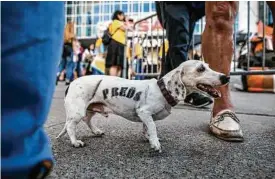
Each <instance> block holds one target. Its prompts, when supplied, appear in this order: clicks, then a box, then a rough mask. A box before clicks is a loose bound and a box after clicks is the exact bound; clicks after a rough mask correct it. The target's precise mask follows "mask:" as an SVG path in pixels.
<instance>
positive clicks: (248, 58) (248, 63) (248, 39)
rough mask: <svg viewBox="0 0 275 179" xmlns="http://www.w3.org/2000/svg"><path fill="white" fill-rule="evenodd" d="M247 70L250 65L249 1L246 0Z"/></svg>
mask: <svg viewBox="0 0 275 179" xmlns="http://www.w3.org/2000/svg"><path fill="white" fill-rule="evenodd" d="M247 17H248V18H247V71H249V67H250V1H247Z"/></svg>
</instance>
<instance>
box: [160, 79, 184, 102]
mask: <svg viewBox="0 0 275 179" xmlns="http://www.w3.org/2000/svg"><path fill="white" fill-rule="evenodd" d="M157 84H158V86H159V89H160V91H161V93H162V95H163V97H164V98H165V99H166V101H167V102H168V104H170V105H171V106H176V105H177V104H178V102H179V101H178V100H176V99H175V98H174V97H173V96H172V95H171V94H170V93H169V91H168V90H167V89H166V87H165V83H164V81H163V79H162V78H161V79H159V80H158V81H157Z"/></svg>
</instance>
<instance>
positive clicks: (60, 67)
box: [57, 57, 66, 76]
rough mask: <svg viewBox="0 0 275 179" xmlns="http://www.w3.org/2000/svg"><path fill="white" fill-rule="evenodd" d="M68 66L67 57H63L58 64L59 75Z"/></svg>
mask: <svg viewBox="0 0 275 179" xmlns="http://www.w3.org/2000/svg"><path fill="white" fill-rule="evenodd" d="M65 68H66V58H63V57H62V58H61V60H60V62H59V64H58V71H57V76H59V75H60V73H61V72H62V71H63V70H65Z"/></svg>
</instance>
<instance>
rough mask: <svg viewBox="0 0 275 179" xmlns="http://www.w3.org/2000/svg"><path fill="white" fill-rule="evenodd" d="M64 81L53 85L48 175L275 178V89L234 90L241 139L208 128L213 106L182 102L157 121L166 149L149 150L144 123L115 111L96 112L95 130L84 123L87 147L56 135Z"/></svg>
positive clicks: (83, 137)
mask: <svg viewBox="0 0 275 179" xmlns="http://www.w3.org/2000/svg"><path fill="white" fill-rule="evenodd" d="M65 89H66V87H65V85H64V83H60V84H59V85H58V86H57V88H56V91H55V94H54V97H53V102H52V106H51V110H50V113H49V117H48V120H47V123H46V124H45V129H46V131H47V132H48V134H49V136H50V138H51V143H52V149H53V153H54V157H55V160H56V165H55V168H54V170H53V172H52V174H51V175H50V176H49V178H58V179H61V178H66V179H67V178H70V179H79V178H83V179H84V178H85V179H86V178H87V179H90V178H104V179H105V178H106V179H109V178H156V179H161V178H163V179H170V178H173V179H175V178H203V179H204V178H211V179H212V178H213V179H219V178H230V179H231V178H248V179H256V178H275V95H274V94H267V93H261V94H260V93H245V92H238V91H232V99H233V104H234V106H235V108H236V112H237V115H238V116H239V118H240V120H241V125H242V129H243V132H244V136H245V141H244V142H243V143H230V142H225V141H222V140H220V139H217V138H215V137H213V136H212V135H211V134H209V130H208V127H207V126H208V122H209V119H210V109H209V108H204V109H194V108H191V107H187V106H183V105H178V106H176V107H175V108H174V109H173V110H172V114H171V115H170V116H169V117H167V118H166V119H165V120H162V121H158V122H156V125H157V129H158V135H159V138H161V145H162V150H163V152H162V153H161V154H157V153H155V152H152V151H151V150H150V146H149V144H148V142H147V141H146V140H145V138H144V137H143V135H142V132H141V131H142V124H140V123H133V122H130V121H128V120H126V119H123V118H121V117H118V116H115V115H111V116H110V117H109V118H108V119H105V118H103V117H101V116H97V121H98V126H99V127H100V128H101V129H102V130H104V132H105V135H104V136H103V137H101V138H99V137H95V136H93V134H92V133H91V132H90V130H89V129H88V127H87V126H86V125H85V124H84V123H80V124H79V125H78V126H77V137H78V138H79V139H81V140H82V141H83V142H85V143H86V146H85V147H84V148H74V147H72V146H71V144H70V141H69V137H68V135H65V136H63V137H62V138H60V139H58V140H57V139H55V137H56V136H57V135H58V133H59V132H60V131H61V129H62V128H63V126H64V123H65V111H64V106H63V102H64V101H63V100H64V91H65Z"/></svg>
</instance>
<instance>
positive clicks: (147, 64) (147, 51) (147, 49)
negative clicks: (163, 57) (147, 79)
mask: <svg viewBox="0 0 275 179" xmlns="http://www.w3.org/2000/svg"><path fill="white" fill-rule="evenodd" d="M148 36H149V34H148V33H147V34H146V73H148V70H149V63H148V53H149V47H148V41H149V38H148Z"/></svg>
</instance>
